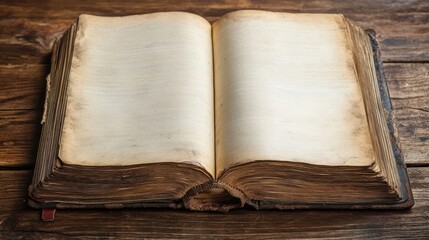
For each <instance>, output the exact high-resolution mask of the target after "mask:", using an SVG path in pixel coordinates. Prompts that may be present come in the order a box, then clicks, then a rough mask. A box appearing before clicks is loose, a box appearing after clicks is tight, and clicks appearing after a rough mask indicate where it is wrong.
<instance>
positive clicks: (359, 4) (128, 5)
mask: <svg viewBox="0 0 429 240" xmlns="http://www.w3.org/2000/svg"><path fill="white" fill-rule="evenodd" d="M0 8H3V9H4V10H3V11H2V12H1V13H0V17H6V18H12V17H27V16H31V17H32V18H55V19H58V18H68V19H73V18H75V17H76V16H77V15H78V14H79V13H82V12H85V13H92V14H108V15H124V14H142V13H148V12H155V11H166V9H169V10H170V11H189V12H193V13H196V14H200V15H205V16H219V15H222V14H224V13H226V12H230V11H233V10H236V9H264V10H270V11H284V12H302V11H305V12H329V13H336V12H341V13H364V14H367V13H382V12H386V10H388V11H389V12H427V11H429V2H427V1H425V0H414V1H395V0H380V1H372V0H362V1H352V0H347V1H342V0H327V1H319V0H309V1H305V2H303V1H299V0H286V1H269V0H248V1H229V0H206V1H195V0H184V1H180V3H178V2H177V1H174V0H159V1H154V0H149V1H144V2H141V3H140V4H138V3H136V2H135V1H133V0H124V1H106V0H104V1H97V4H94V3H93V2H87V1H84V0H75V1H73V2H70V1H66V0H60V1H50V2H45V3H44V4H40V3H38V2H34V1H31V0H25V1H14V0H6V1H2V3H1V4H0Z"/></svg>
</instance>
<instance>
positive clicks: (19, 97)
mask: <svg viewBox="0 0 429 240" xmlns="http://www.w3.org/2000/svg"><path fill="white" fill-rule="evenodd" d="M49 68H50V66H49V65H40V64H21V65H0V83H1V84H0V93H1V94H0V110H7V109H42V108H43V103H44V96H45V88H46V80H45V79H46V76H47V75H48V73H49Z"/></svg>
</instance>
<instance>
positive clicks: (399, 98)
mask: <svg viewBox="0 0 429 240" xmlns="http://www.w3.org/2000/svg"><path fill="white" fill-rule="evenodd" d="M384 67H385V70H386V78H387V80H388V81H387V83H388V86H389V90H390V96H391V99H392V105H393V110H394V111H393V112H394V114H395V116H396V119H397V123H398V131H399V136H400V141H401V145H402V149H403V153H404V157H405V159H407V164H429V64H385V65H384Z"/></svg>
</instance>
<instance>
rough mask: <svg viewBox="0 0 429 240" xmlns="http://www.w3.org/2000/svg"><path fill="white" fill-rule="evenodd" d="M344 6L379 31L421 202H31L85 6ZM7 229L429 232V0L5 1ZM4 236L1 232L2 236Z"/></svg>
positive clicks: (167, 234)
mask: <svg viewBox="0 0 429 240" xmlns="http://www.w3.org/2000/svg"><path fill="white" fill-rule="evenodd" d="M249 8H253V9H263V10H273V11H285V12H326V13H343V14H345V15H346V16H347V17H349V18H350V19H352V20H354V22H356V23H357V24H358V25H360V26H362V27H364V28H373V29H375V30H376V31H377V33H378V37H379V40H380V42H381V49H382V59H383V62H384V67H385V71H386V75H387V79H388V85H389V88H390V95H391V97H392V102H393V107H394V113H395V115H396V118H397V122H398V128H399V136H400V141H401V143H402V148H403V152H404V156H405V161H406V163H407V165H408V167H409V168H408V172H409V174H410V178H411V185H412V189H413V192H414V197H415V201H416V204H415V206H414V207H413V208H412V209H410V210H405V211H320V210H319V211H314V210H312V211H254V210H249V209H248V210H235V211H232V212H230V213H227V214H224V213H199V212H189V211H184V210H154V209H128V210H61V211H59V212H58V213H57V214H56V220H55V221H54V222H50V223H46V222H41V221H39V219H40V212H39V211H37V210H33V209H31V208H29V207H27V206H26V203H25V200H26V194H27V187H28V185H29V183H30V179H31V176H32V172H33V166H34V161H35V157H36V151H37V144H38V140H39V134H40V124H39V123H40V120H41V116H42V114H41V109H42V108H43V100H44V91H45V77H46V75H47V74H48V71H49V64H50V56H49V55H50V51H51V47H52V42H53V40H54V39H55V37H57V36H60V35H61V34H62V32H63V31H64V30H65V29H66V28H67V27H68V26H69V25H70V24H71V23H72V22H73V21H74V20H76V18H77V17H78V15H79V14H81V13H90V14H98V15H128V14H141V13H149V12H157V11H188V12H193V13H196V14H199V15H202V16H204V17H206V18H207V19H209V20H210V21H213V20H215V19H217V18H219V16H221V15H223V14H225V13H227V12H230V11H233V10H237V9H249ZM0 53H1V55H0V236H2V237H3V238H6V239H8V238H11V239H15V238H24V239H33V238H36V239H40V238H42V239H45V238H79V239H80V238H82V237H101V238H118V237H120V238H137V237H163V238H196V237H204V238H243V237H252V238H253V237H257V238H270V239H271V238H286V237H291V238H302V237H304V238H309V237H314V238H341V237H351V238H369V237H371V238H373V237H376V238H381V237H383V238H385V237H387V238H392V237H396V238H401V237H405V238H410V237H411V238H425V237H426V238H429V1H426V0H415V1H409V2H407V1H394V0H392V1H389V0H382V1H378V2H373V1H371V0H365V1H341V0H338V1H337V0H330V1H319V0H310V1H306V2H300V1H279V0H277V1H252V0H249V1H237V2H228V1H202V2H199V1H192V0H186V1H181V2H180V3H179V2H176V1H146V2H143V3H135V2H134V1H130V0H126V1H119V0H118V1H111V2H110V1H100V2H99V3H87V2H84V1H80V0H79V1H70V2H68V1H44V2H43V3H37V2H36V1H31V0H28V1H2V2H1V3H0ZM0 238H1V237H0Z"/></svg>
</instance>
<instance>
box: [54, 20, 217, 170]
mask: <svg viewBox="0 0 429 240" xmlns="http://www.w3.org/2000/svg"><path fill="white" fill-rule="evenodd" d="M212 67H213V65H212V44H211V26H210V24H209V23H208V22H207V21H206V20H204V19H203V18H200V17H198V16H196V15H193V14H188V13H177V12H172V13H156V14H146V15H139V16H128V17H96V16H89V15H82V16H81V17H80V18H79V25H78V32H77V36H76V41H75V48H74V54H73V59H72V67H71V74H70V81H69V88H68V92H67V94H68V97H67V109H66V116H65V121H64V128H63V131H62V137H61V146H60V158H61V160H62V161H64V162H65V163H67V164H77V165H90V166H98V165H132V164H141V163H158V162H192V163H196V164H199V165H202V166H204V168H206V170H207V171H208V172H210V173H211V174H213V173H214V130H213V129H214V126H213V125H214V123H213V104H214V103H213V71H212Z"/></svg>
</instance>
